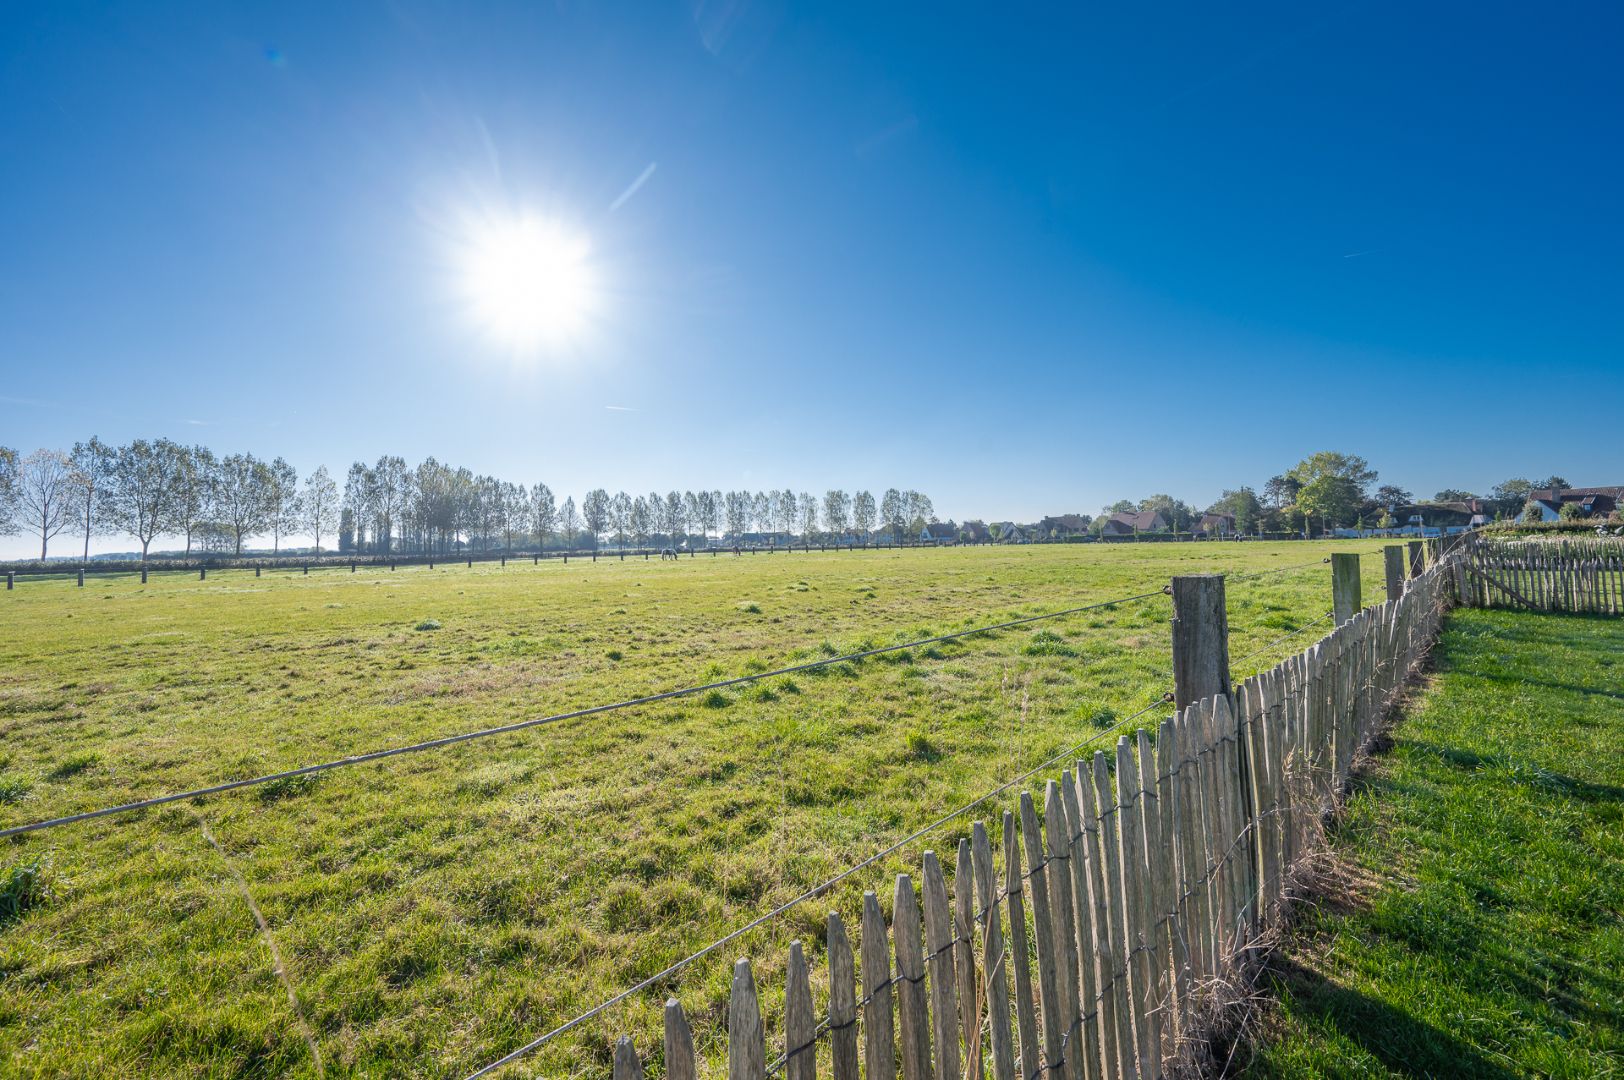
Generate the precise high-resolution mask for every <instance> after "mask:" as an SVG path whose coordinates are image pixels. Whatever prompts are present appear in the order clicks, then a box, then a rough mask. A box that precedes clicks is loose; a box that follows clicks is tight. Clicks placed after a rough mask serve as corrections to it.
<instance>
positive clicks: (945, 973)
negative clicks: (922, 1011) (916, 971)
mask: <svg viewBox="0 0 1624 1080" xmlns="http://www.w3.org/2000/svg"><path fill="white" fill-rule="evenodd" d="M924 864H925V874H924V891H925V949H926V955H927V956H928V960H927V962H926V970H927V971H928V972H929V974H930V1012H931V1021H932V1023H931V1037H932V1038H933V1039H934V1040H935V1044H936V1055H935V1056H936V1075H938V1076H961V1075H963V1068H962V1065H961V1064H960V1063H961V1062H962V1061H963V1060H964V1059H963V1058H962V1057H961V1056H960V1054H959V1009H958V991H957V988H956V984H957V980H956V979H955V978H954V974H953V910H952V908H951V907H950V906H949V902H948V899H947V880H946V878H944V877H943V876H942V864H941V862H940V861H939V860H938V859H937V858H936V853H935V852H934V851H927V852H925V858H924Z"/></svg>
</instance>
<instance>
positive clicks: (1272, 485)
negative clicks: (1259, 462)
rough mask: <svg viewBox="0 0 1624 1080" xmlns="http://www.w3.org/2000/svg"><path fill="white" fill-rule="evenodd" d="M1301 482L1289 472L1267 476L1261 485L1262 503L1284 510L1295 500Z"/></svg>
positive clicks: (1271, 507)
mask: <svg viewBox="0 0 1624 1080" xmlns="http://www.w3.org/2000/svg"><path fill="white" fill-rule="evenodd" d="M1302 487H1303V483H1302V481H1301V480H1299V479H1297V477H1295V476H1293V475H1292V474H1290V473H1284V474H1282V475H1280V476H1271V477H1269V482H1268V483H1266V484H1264V485H1263V503H1264V505H1265V506H1267V507H1268V508H1269V509H1271V510H1278V511H1286V510H1289V509H1291V507H1292V506H1294V505H1295V504H1296V502H1297V492H1299V491H1301V490H1302Z"/></svg>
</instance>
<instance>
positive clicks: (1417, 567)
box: [1405, 540, 1427, 578]
mask: <svg viewBox="0 0 1624 1080" xmlns="http://www.w3.org/2000/svg"><path fill="white" fill-rule="evenodd" d="M1405 547H1407V548H1409V549H1410V576H1411V577H1413V578H1418V577H1420V576H1421V571H1423V570H1425V569H1426V568H1427V563H1426V557H1425V556H1424V555H1423V554H1422V545H1421V541H1419V540H1411V541H1409V542H1408V543H1407V544H1405Z"/></svg>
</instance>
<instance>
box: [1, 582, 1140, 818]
mask: <svg viewBox="0 0 1624 1080" xmlns="http://www.w3.org/2000/svg"><path fill="white" fill-rule="evenodd" d="M1165 592H1166V590H1165V589H1157V590H1155V591H1154V592H1144V593H1138V594H1136V595H1134V596H1124V597H1121V598H1119V599H1116V600H1102V601H1100V602H1099V603H1095V604H1084V605H1082V606H1081V607H1072V608H1066V609H1064V610H1062V611H1051V612H1047V613H1045V614H1042V615H1027V616H1024V617H1022V618H1019V619H1009V620H1007V621H1005V622H1001V623H994V624H992V625H991V626H980V627H976V628H975V629H973V630H955V631H953V632H952V633H947V634H937V635H935V636H933V637H926V638H920V639H918V640H916V641H906V642H903V643H902V644H900V645H883V646H880V647H879V648H875V649H864V650H862V651H860V652H853V653H846V654H844V655H842V656H829V657H825V658H824V659H822V660H812V661H809V662H807V663H804V664H793V665H791V666H789V667H782V668H777V669H775V670H773V671H762V672H758V673H756V674H753V675H741V676H739V677H737V678H733V679H721V680H718V681H716V682H708V683H704V684H702V685H699V686H686V687H683V688H682V689H680V690H667V691H665V692H663V693H659V694H647V695H644V696H643V697H635V698H628V699H627V700H625V701H616V702H613V703H611V704H608V705H593V706H591V707H589V708H585V709H574V710H572V711H570V712H562V713H555V714H553V715H552V716H542V717H537V718H535V719H533V720H520V721H518V722H517V723H513V724H503V725H501V726H499V727H490V728H482V729H480V730H478V731H466V732H462V733H461V734H458V735H447V736H444V737H442V738H438V739H429V740H427V741H424V742H418V743H411V744H410V745H407V746H392V747H389V748H387V749H384V750H373V751H370V752H369V753H365V754H353V755H351V756H349V757H344V758H338V759H335V760H333V761H324V762H321V763H320V764H316V765H305V766H301V767H300V768H297V769H285V770H283V771H282V772H274V773H267V774H265V775H264V776H255V777H252V778H249V779H244V780H231V781H227V782H226V783H223V784H214V785H211V786H209V787H202V788H195V789H193V790H191V791H182V792H178V793H176V794H173V795H158V796H154V797H153V798H150V799H141V800H139V801H137V802H130V803H123V804H120V805H118V806H106V807H102V808H101V809H99V810H86V811H84V812H83V813H78V814H66V815H64V816H62V817H56V818H49V819H46V820H44V821H35V822H30V823H29V824H26V825H13V826H12V827H10V828H8V829H0V839H5V838H6V837H10V836H21V835H23V834H24V833H31V832H39V831H40V830H42V829H54V828H58V827H60V826H62V825H73V824H76V823H78V822H81V821H90V820H92V819H94V818H101V817H108V816H110V815H113V814H129V813H134V812H135V811H137V810H148V809H151V808H152V807H154V806H163V805H165V804H166V803H172V802H181V801H183V800H186V799H198V798H203V797H204V796H207V795H218V794H221V793H222V792H227V791H236V790H238V789H240V788H248V787H256V786H258V785H260V784H269V783H272V782H274V781H277V780H291V779H293V778H294V777H299V776H311V775H313V774H315V773H321V772H327V771H329V770H331V769H342V768H346V767H348V766H351V765H364V764H366V763H367V762H369V761H382V760H383V759H385V758H391V757H398V756H399V755H401V754H415V753H419V752H421V751H424V750H438V749H442V748H444V747H447V746H455V745H457V744H458V743H465V742H472V741H474V740H475V739H488V738H490V737H491V736H493V735H508V734H511V733H513V732H515V731H526V730H529V729H530V728H536V727H541V726H543V725H546V724H556V723H559V722H561V721H564V720H579V719H581V718H583V717H588V716H597V715H600V714H602V713H607V712H615V711H617V710H620V709H629V708H632V707H633V706H637V705H650V704H653V703H655V702H658V701H670V700H672V699H673V698H681V697H687V696H689V695H691V694H700V693H705V692H707V691H711V690H723V689H726V688H728V687H730V686H742V685H744V684H747V683H753V682H759V681H761V680H762V679H772V678H777V677H780V676H783V675H794V674H796V673H798V672H802V671H811V670H813V669H815V668H822V667H828V666H830V665H831V664H844V663H850V662H851V661H854V660H863V659H867V658H868V657H871V656H880V655H882V654H885V653H892V652H898V651H900V650H902V649H916V648H918V647H919V646H921V645H933V644H937V643H939V642H943V641H954V640H957V639H958V638H965V637H971V636H973V635H975V634H985V633H988V632H989V631H993V630H1007V629H1009V628H1010V627H1012V626H1024V625H1026V624H1028V623H1034V622H1041V621H1043V620H1045V619H1058V618H1061V617H1063V616H1066V615H1077V614H1081V613H1082V612H1085V611H1095V610H1098V609H1099V608H1105V607H1112V606H1114V605H1116V604H1127V603H1132V602H1133V601H1135V600H1148V599H1150V598H1151V597H1156V596H1162V595H1165Z"/></svg>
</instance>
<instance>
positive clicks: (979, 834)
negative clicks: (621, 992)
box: [613, 552, 1461, 1080]
mask: <svg viewBox="0 0 1624 1080" xmlns="http://www.w3.org/2000/svg"><path fill="white" fill-rule="evenodd" d="M1460 558H1461V555H1460V553H1459V552H1451V553H1448V554H1446V555H1445V556H1444V557H1443V558H1442V559H1439V560H1437V561H1435V562H1434V563H1433V564H1432V565H1431V566H1429V567H1428V568H1427V569H1426V570H1425V571H1424V572H1423V573H1421V574H1420V575H1419V576H1417V577H1414V578H1412V579H1410V580H1409V581H1408V583H1407V585H1406V587H1405V588H1404V590H1403V593H1402V595H1401V596H1399V597H1398V598H1396V599H1393V600H1389V601H1387V602H1385V603H1383V604H1381V605H1379V606H1377V607H1371V608H1366V609H1364V610H1363V611H1360V612H1358V613H1357V614H1355V615H1354V616H1353V617H1352V618H1351V619H1349V620H1348V621H1346V622H1344V623H1343V624H1342V625H1340V626H1338V627H1336V628H1335V629H1334V630H1333V631H1332V632H1331V633H1330V634H1329V635H1327V636H1326V637H1324V638H1323V639H1322V640H1320V641H1319V642H1318V643H1317V644H1315V645H1313V646H1311V647H1310V648H1309V649H1308V650H1307V651H1305V652H1302V653H1299V654H1298V655H1296V656H1293V657H1291V658H1290V659H1288V660H1285V661H1283V662H1282V663H1280V664H1279V665H1277V666H1276V667H1274V668H1273V669H1271V670H1269V671H1266V672H1264V673H1262V674H1259V675H1256V676H1254V677H1252V678H1250V679H1247V680H1246V681H1245V682H1244V683H1243V684H1242V685H1240V686H1239V687H1236V688H1235V690H1234V693H1233V695H1232V696H1230V695H1216V696H1213V697H1208V698H1205V699H1203V700H1201V701H1199V702H1197V703H1195V704H1192V705H1190V706H1188V707H1187V708H1184V709H1183V710H1181V711H1179V712H1178V713H1176V714H1175V715H1173V716H1171V717H1168V718H1166V719H1164V720H1163V721H1162V722H1161V724H1160V726H1159V728H1158V730H1157V731H1156V732H1155V735H1154V738H1153V737H1152V736H1151V734H1150V733H1149V732H1147V731H1144V730H1140V731H1138V732H1137V733H1135V735H1134V736H1133V737H1131V738H1130V737H1127V736H1123V737H1121V738H1119V739H1118V741H1117V744H1116V747H1115V754H1114V755H1107V754H1106V753H1105V752H1104V751H1103V750H1102V751H1098V752H1096V753H1095V754H1094V756H1093V758H1092V759H1091V760H1089V759H1083V760H1078V761H1077V762H1076V763H1075V766H1074V767H1073V768H1069V769H1065V770H1064V771H1062V772H1061V773H1060V775H1059V777H1057V778H1055V779H1051V780H1049V781H1048V782H1047V784H1046V786H1045V788H1044V789H1043V791H1042V793H1041V796H1035V795H1034V794H1033V793H1031V792H1022V793H1021V795H1020V797H1019V800H1018V802H1017V804H1016V805H1014V806H1013V807H1010V808H1008V809H1006V810H1005V811H1004V813H1003V819H1002V822H1001V828H998V827H997V826H994V827H993V828H989V827H988V825H987V823H985V822H981V821H978V822H975V823H974V824H973V826H972V828H971V832H970V835H969V836H968V837H965V838H962V839H960V840H959V842H958V846H957V851H956V852H955V853H953V855H952V856H950V857H948V858H947V859H942V858H938V856H937V854H936V853H934V852H930V851H927V852H925V853H924V856H923V862H922V866H921V880H920V883H919V888H917V889H916V886H915V883H914V881H913V879H912V878H911V877H910V876H909V875H907V874H901V875H898V877H897V879H896V883H895V890H894V893H893V897H892V901H891V911H890V921H889V923H887V921H886V918H885V914H884V910H883V908H882V905H881V901H880V898H879V897H878V896H876V895H875V893H873V892H869V893H866V894H865V895H864V897H863V904H862V910H861V912H860V913H857V916H856V924H857V926H856V928H857V930H858V934H857V939H858V945H857V946H855V947H854V945H853V942H852V935H851V931H850V930H848V926H847V922H846V920H845V918H844V917H843V916H842V915H841V914H840V913H839V912H831V913H830V915H829V917H828V924H827V925H828V931H827V940H826V943H825V947H826V959H827V965H826V966H827V986H828V989H827V994H826V996H825V997H824V1005H823V1007H822V1008H821V1009H819V1008H818V1007H817V1006H816V1005H815V1004H814V994H813V980H812V972H811V968H810V963H809V959H808V956H807V954H806V952H805V951H804V950H803V949H802V947H801V944H800V943H799V942H796V943H794V944H792V945H791V946H790V948H789V957H788V963H787V967H786V985H785V994H784V999H783V1000H784V1006H783V1008H784V1014H783V1023H782V1032H783V1043H782V1045H783V1049H782V1051H781V1052H779V1053H777V1054H775V1055H774V1056H773V1057H772V1058H771V1059H770V1058H769V1056H768V1046H767V1040H766V1038H765V1034H764V1030H765V1029H764V1025H763V1015H762V1007H761V996H760V995H759V993H758V989H757V986H756V982H755V978H754V975H753V973H752V969H751V964H750V961H749V960H747V959H741V960H739V961H737V963H736V964H735V966H734V970H733V980H732V986H731V994H730V1000H729V1003H728V1009H727V1030H726V1048H727V1049H726V1057H727V1070H726V1075H727V1076H728V1077H729V1080H764V1078H765V1077H767V1076H769V1075H779V1074H780V1073H781V1074H782V1075H784V1076H786V1077H787V1078H788V1080H814V1078H815V1077H816V1076H817V1075H818V1073H819V1072H820V1071H822V1072H823V1073H824V1074H825V1075H829V1076H833V1077H834V1078H835V1080H858V1078H859V1077H868V1078H870V1080H893V1078H895V1077H896V1076H897V1075H898V1070H899V1068H900V1073H901V1076H902V1077H903V1078H904V1080H932V1078H937V1080H964V1078H976V1080H982V1078H985V1077H986V1076H987V1075H988V1074H989V1071H990V1074H991V1076H992V1077H994V1078H995V1080H1017V1078H1020V1080H1050V1078H1054V1080H1094V1078H1112V1080H1119V1078H1120V1080H1126V1078H1130V1077H1159V1076H1160V1075H1162V1074H1163V1073H1164V1072H1165V1071H1168V1070H1169V1069H1172V1068H1174V1067H1176V1066H1177V1065H1179V1064H1180V1063H1187V1062H1188V1061H1189V1060H1191V1055H1192V1054H1193V1052H1194V1048H1195V1047H1196V1046H1198V1045H1199V1044H1200V1040H1201V1038H1202V1036H1203V1035H1204V1033H1205V1032H1206V1031H1207V1025H1209V1024H1210V1023H1211V1019H1212V1017H1213V1016H1215V1015H1217V1012H1218V1010H1219V1009H1221V1008H1222V1007H1223V1005H1224V1003H1225V1002H1226V1001H1227V1000H1230V999H1231V998H1232V996H1233V989H1232V988H1233V987H1235V986H1236V985H1238V984H1239V983H1240V982H1241V980H1243V979H1245V978H1246V977H1247V975H1248V974H1249V973H1250V972H1251V971H1252V969H1253V966H1254V965H1255V964H1256V962H1257V954H1258V952H1259V946H1260V945H1261V943H1262V942H1264V941H1265V940H1266V936H1267V935H1269V934H1270V933H1271V931H1273V930H1275V929H1276V928H1277V927H1278V926H1279V925H1280V923H1281V920H1282V918H1283V917H1284V913H1285V910H1286V907H1287V903H1288V899H1289V890H1288V883H1289V882H1290V880H1291V879H1292V873H1293V869H1294V867H1295V866H1296V865H1297V864H1298V863H1299V861H1300V860H1301V859H1303V858H1304V856H1305V855H1307V854H1308V853H1309V852H1310V851H1311V850H1312V849H1313V847H1314V845H1315V843H1316V841H1317V838H1318V836H1319V835H1320V832H1319V830H1320V828H1321V824H1322V822H1323V821H1324V819H1325V815H1326V814H1327V813H1328V812H1329V811H1330V810H1331V809H1332V808H1333V806H1334V804H1335V801H1336V799H1337V797H1338V795H1339V794H1340V792H1341V791H1342V790H1343V789H1344V786H1345V785H1346V783H1347V781H1348V778H1349V773H1350V770H1351V768H1352V766H1353V762H1354V759H1355V755H1356V753H1357V752H1358V751H1359V749H1360V748H1361V747H1362V746H1363V745H1364V744H1366V743H1367V742H1368V741H1369V740H1370V739H1371V738H1372V737H1373V735H1374V734H1375V733H1376V730H1377V728H1378V726H1379V723H1380V720H1381V718H1382V716H1383V714H1384V713H1385V712H1386V711H1387V708H1388V706H1389V705H1390V703H1391V702H1392V700H1393V699H1394V697H1395V695H1396V694H1398V693H1399V692H1400V690H1401V689H1402V687H1403V684H1404V683H1405V681H1406V679H1407V677H1408V675H1409V673H1410V672H1411V670H1412V668H1413V667H1414V666H1415V665H1416V664H1417V663H1418V662H1419V661H1420V660H1421V658H1422V656H1423V654H1424V653H1425V652H1426V650H1427V649H1428V647H1429V646H1430V645H1431V643H1432V641H1433V640H1434V639H1435V637H1436V635H1437V632H1438V627H1439V622H1440V619H1441V617H1442V614H1443V611H1444V608H1445V607H1446V605H1447V603H1448V602H1449V600H1450V599H1451V597H1452V595H1453V593H1454V591H1455V585H1456V574H1455V569H1456V567H1455V564H1456V563H1457V561H1458V560H1459V559H1460ZM1040 801H1041V806H1040V805H1039V803H1040ZM999 855H1001V858H999V857H998V856H999ZM944 861H947V862H951V863H952V866H951V867H950V868H949V867H944V866H943V862H944ZM949 869H951V871H952V877H951V879H949V877H948V871H949ZM859 981H860V984H861V990H862V993H861V996H859ZM775 1042H776V1040H775ZM643 1052H644V1053H650V1054H654V1055H656V1056H657V1057H658V1058H659V1059H660V1060H662V1061H663V1069H664V1075H665V1076H667V1077H670V1078H671V1080H692V1078H695V1077H697V1076H699V1075H700V1070H701V1067H702V1066H703V1065H704V1064H705V1062H704V1060H703V1059H701V1058H700V1057H699V1056H698V1055H696V1053H695V1046H694V1037H693V1032H692V1030H691V1028H690V1026H689V1023H688V1019H687V1016H686V1014H685V1013H684V1010H683V1008H682V1005H681V1004H680V1003H679V1002H678V1001H677V1000H676V999H675V998H673V999H671V1000H670V1001H668V1002H667V1003H666V1008H665V1032H664V1045H663V1047H660V1048H659V1049H658V1050H656V1049H655V1047H653V1046H648V1045H646V1046H645V1047H644V1048H643ZM645 1075H646V1073H645V1069H644V1064H643V1061H642V1057H641V1055H640V1053H639V1049H638V1047H637V1046H636V1045H635V1044H634V1041H633V1040H631V1039H629V1038H622V1039H620V1041H619V1042H618V1043H617V1044H616V1046H615V1049H614V1059H613V1076H614V1080H641V1078H643V1077H644V1076H645Z"/></svg>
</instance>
